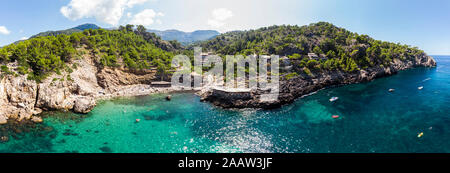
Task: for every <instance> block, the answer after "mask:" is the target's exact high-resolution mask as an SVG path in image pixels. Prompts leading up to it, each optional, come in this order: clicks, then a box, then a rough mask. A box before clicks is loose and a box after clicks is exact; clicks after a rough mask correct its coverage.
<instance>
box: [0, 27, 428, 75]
mask: <svg viewBox="0 0 450 173" xmlns="http://www.w3.org/2000/svg"><path fill="white" fill-rule="evenodd" d="M81 29H83V28H81ZM81 29H79V30H81ZM195 46H200V47H202V48H203V51H204V52H205V51H212V52H215V53H218V54H219V55H236V54H244V55H250V54H265V55H271V54H276V55H281V56H287V57H289V59H291V60H293V62H296V63H295V68H294V69H295V71H294V72H293V73H290V74H287V78H292V77H295V76H296V75H297V74H298V73H306V74H308V75H311V74H312V73H315V72H322V71H333V70H342V71H346V72H354V71H358V70H361V69H366V68H370V67H376V66H389V65H390V63H391V62H392V61H393V60H394V59H399V60H411V59H413V58H414V57H415V56H418V55H421V54H423V51H421V50H419V49H417V48H413V47H410V46H407V45H401V44H395V43H389V42H384V41H379V40H375V39H373V38H371V37H369V36H367V35H359V34H357V33H352V32H350V31H347V30H345V29H343V28H339V27H336V26H334V25H332V24H330V23H326V22H319V23H315V24H310V25H308V26H301V27H300V26H286V25H283V26H271V27H264V28H260V29H257V30H250V31H234V32H228V33H225V34H221V35H219V36H217V37H215V38H213V39H210V40H207V41H203V42H200V43H195V44H192V45H190V47H188V49H185V48H184V47H183V46H182V45H181V44H180V43H179V42H177V41H164V40H162V39H161V38H160V37H159V36H157V35H156V34H154V33H149V32H147V29H146V28H145V27H143V26H137V27H135V26H133V25H126V26H120V27H119V28H118V29H117V30H105V29H86V30H84V31H82V32H74V33H62V34H56V35H50V36H38V37H35V38H31V39H29V40H25V41H21V42H18V43H16V44H11V45H8V46H5V47H3V48H0V65H1V69H0V70H1V71H2V74H15V75H23V74H28V77H29V78H30V79H33V80H36V81H41V80H42V79H45V78H46V77H47V76H48V75H50V74H52V73H58V74H60V73H61V72H62V71H67V72H71V71H72V70H73V68H74V67H73V65H72V66H69V65H68V64H71V63H69V62H71V61H72V60H74V59H76V58H81V57H82V55H83V54H91V55H92V56H93V57H96V62H97V64H98V65H99V67H106V66H107V67H123V68H128V69H148V68H155V67H156V68H157V69H158V72H159V73H167V72H168V70H169V69H170V63H171V59H172V57H173V56H174V55H176V54H179V53H181V54H185V55H188V56H189V57H191V59H193V50H192V49H191V48H193V47H195ZM308 53H315V54H317V55H319V57H320V58H310V57H308V56H307V55H308ZM10 62H17V64H18V66H17V68H15V69H14V70H11V69H8V67H7V66H6V64H7V63H10ZM15 72H18V74H16V73H15Z"/></svg>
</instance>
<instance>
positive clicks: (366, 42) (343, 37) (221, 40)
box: [192, 22, 423, 74]
mask: <svg viewBox="0 0 450 173" xmlns="http://www.w3.org/2000/svg"><path fill="white" fill-rule="evenodd" d="M194 46H200V47H202V48H203V50H204V51H213V52H217V53H219V54H222V55H235V54H244V55H250V54H263V55H271V54H275V55H280V56H288V57H289V58H290V59H293V60H298V61H301V62H300V63H299V66H300V68H301V69H303V70H304V72H305V73H307V74H310V73H311V71H326V70H328V71H331V70H343V71H347V72H353V71H357V70H360V69H366V68H369V67H374V66H387V65H389V64H390V63H391V62H392V61H393V59H395V58H398V59H400V60H405V59H412V58H413V57H414V56H416V55H419V54H422V53H423V51H421V50H419V49H417V48H412V47H410V46H407V45H401V44H395V43H389V42H384V41H379V40H375V39H373V38H371V37H369V36H367V35H359V34H357V33H352V32H350V31H347V30H345V29H343V28H339V27H336V26H334V25H332V24H330V23H327V22H319V23H314V24H310V25H308V26H302V27H300V26H286V25H283V26H271V27H264V28H260V29H257V30H250V31H234V32H228V33H225V34H222V35H219V36H217V37H216V38H214V39H211V40H209V41H205V42H201V43H198V44H195V45H192V47H194ZM308 53H316V54H317V55H322V56H321V57H323V58H319V59H310V58H308V56H307V54H308Z"/></svg>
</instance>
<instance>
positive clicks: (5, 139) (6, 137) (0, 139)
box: [0, 136, 9, 142]
mask: <svg viewBox="0 0 450 173" xmlns="http://www.w3.org/2000/svg"><path fill="white" fill-rule="evenodd" d="M8 141H9V137H8V136H2V137H0V142H8Z"/></svg>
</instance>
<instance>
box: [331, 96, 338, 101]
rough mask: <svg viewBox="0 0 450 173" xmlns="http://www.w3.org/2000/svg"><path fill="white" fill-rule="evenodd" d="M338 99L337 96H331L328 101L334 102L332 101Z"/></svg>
mask: <svg viewBox="0 0 450 173" xmlns="http://www.w3.org/2000/svg"><path fill="white" fill-rule="evenodd" d="M338 99H339V97H331V99H330V102H334V101H336V100H338Z"/></svg>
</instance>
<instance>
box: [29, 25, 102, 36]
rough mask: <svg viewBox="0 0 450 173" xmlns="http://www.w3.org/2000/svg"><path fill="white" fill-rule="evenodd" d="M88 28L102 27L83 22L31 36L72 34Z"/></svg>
mask: <svg viewBox="0 0 450 173" xmlns="http://www.w3.org/2000/svg"><path fill="white" fill-rule="evenodd" d="M87 29H100V27H99V26H97V25H95V24H89V23H88V24H83V25H80V26H77V27H74V28H70V29H66V30H59V31H46V32H41V33H39V34H36V35H33V36H31V37H30V38H34V37H41V36H57V35H60V34H66V35H70V34H72V33H75V32H82V31H84V30H87Z"/></svg>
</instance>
